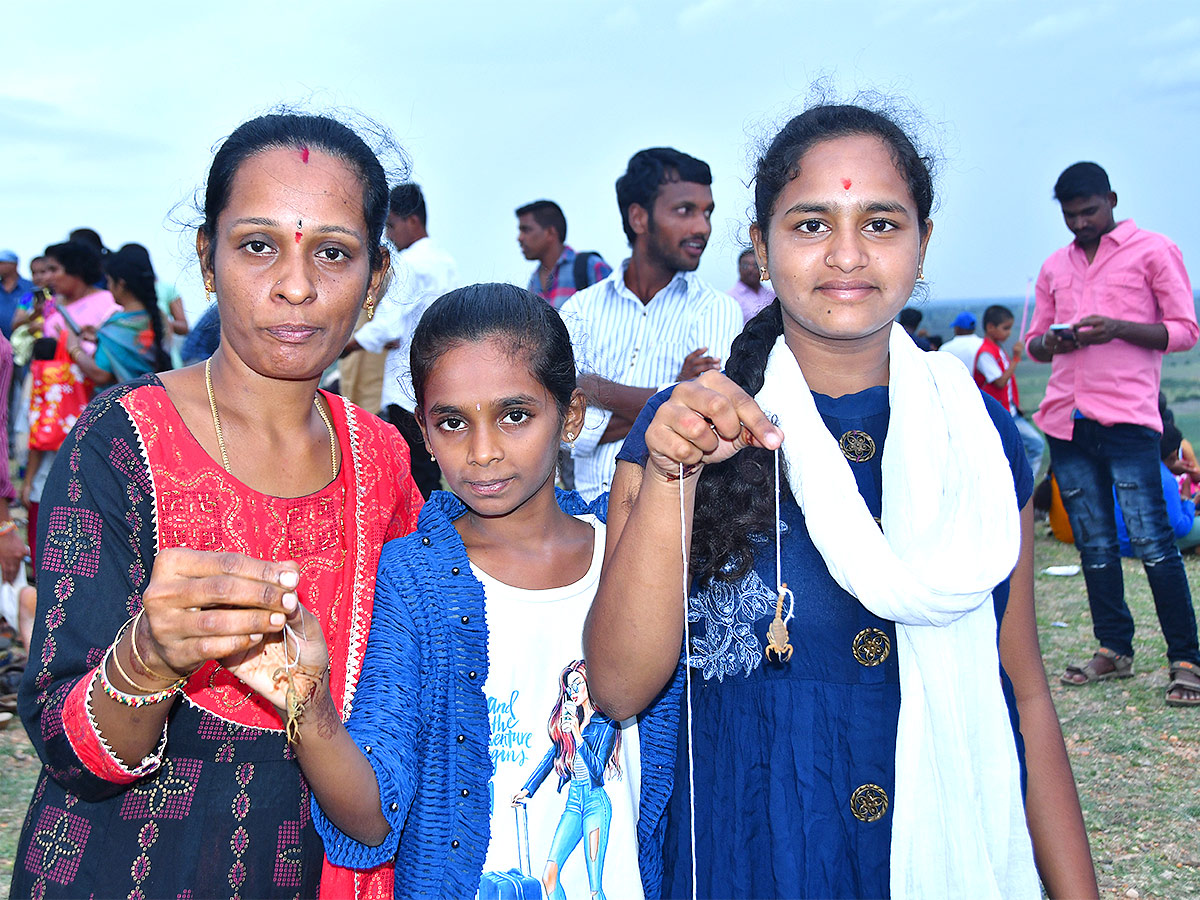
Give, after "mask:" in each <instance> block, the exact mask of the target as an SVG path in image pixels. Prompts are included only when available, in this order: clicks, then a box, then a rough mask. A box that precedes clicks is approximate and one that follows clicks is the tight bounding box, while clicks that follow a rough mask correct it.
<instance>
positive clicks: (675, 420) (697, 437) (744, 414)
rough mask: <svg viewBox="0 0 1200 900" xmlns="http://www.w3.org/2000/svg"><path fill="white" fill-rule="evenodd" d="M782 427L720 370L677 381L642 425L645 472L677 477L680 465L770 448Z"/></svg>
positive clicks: (780, 438)
mask: <svg viewBox="0 0 1200 900" xmlns="http://www.w3.org/2000/svg"><path fill="white" fill-rule="evenodd" d="M782 442H783V432H782V431H780V430H779V428H777V427H776V426H775V425H773V424H771V421H770V419H768V418H767V416H766V414H765V413H764V412H763V411H762V409H761V408H760V407H759V405H758V404H757V403H755V402H754V398H753V397H751V396H750V395H749V394H747V393H746V392H745V391H744V390H742V389H741V388H740V387H738V386H737V385H736V384H734V383H733V382H732V381H731V380H730V379H728V378H727V377H725V376H724V375H722V374H720V373H719V372H704V373H703V374H701V375H700V376H699V377H698V378H696V379H694V380H692V381H685V382H681V383H680V384H677V385H676V386H675V390H674V391H672V392H671V397H670V399H669V400H667V402H666V403H664V404H663V405H662V406H661V407H659V409H658V412H657V413H655V416H654V420H653V421H652V422H651V423H650V427H649V428H647V429H646V449H647V450H648V451H649V458H648V459H647V461H646V469H647V471H653V472H654V473H656V474H657V475H659V476H660V477H662V478H665V479H669V480H674V479H677V478H678V477H679V465H680V463H682V464H683V465H684V466H685V467H691V466H695V465H697V464H703V463H716V462H723V461H724V460H726V459H729V458H730V457H731V456H733V455H734V454H735V453H737V452H738V451H739V450H741V449H743V448H744V447H765V448H767V449H768V450H774V449H776V448H778V447H779V445H780V444H781V443H782Z"/></svg>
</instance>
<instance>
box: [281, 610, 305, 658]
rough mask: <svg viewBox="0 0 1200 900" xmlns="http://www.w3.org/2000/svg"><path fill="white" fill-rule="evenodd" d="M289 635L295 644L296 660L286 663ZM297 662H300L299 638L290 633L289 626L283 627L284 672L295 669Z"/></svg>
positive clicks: (290, 628) (290, 627) (294, 633)
mask: <svg viewBox="0 0 1200 900" xmlns="http://www.w3.org/2000/svg"><path fill="white" fill-rule="evenodd" d="M301 615H303V614H301ZM289 634H290V635H291V636H292V640H294V641H295V642H296V658H295V659H293V660H292V661H291V662H288V635H289ZM299 662H300V638H298V637H296V632H294V631H292V626H291V625H284V626H283V668H284V670H285V671H287V672H290V671H291V670H292V669H294V668H296V666H297V665H298V664H299Z"/></svg>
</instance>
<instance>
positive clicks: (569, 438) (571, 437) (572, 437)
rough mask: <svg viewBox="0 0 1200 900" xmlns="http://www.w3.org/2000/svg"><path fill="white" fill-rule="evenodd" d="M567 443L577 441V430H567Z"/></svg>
mask: <svg viewBox="0 0 1200 900" xmlns="http://www.w3.org/2000/svg"><path fill="white" fill-rule="evenodd" d="M567 443H568V444H573V443H575V432H573V431H568V432H567Z"/></svg>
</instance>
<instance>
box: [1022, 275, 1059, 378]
mask: <svg viewBox="0 0 1200 900" xmlns="http://www.w3.org/2000/svg"><path fill="white" fill-rule="evenodd" d="M1051 262H1053V257H1052V258H1051V259H1049V260H1047V261H1046V263H1045V265H1043V266H1042V269H1041V271H1040V272H1038V277H1037V284H1036V285H1035V286H1034V289H1033V296H1034V307H1033V321H1031V322H1030V323H1029V328H1028V329H1026V331H1025V336H1024V338H1023V340H1024V342H1025V346H1026V347H1028V346H1029V342H1030V341H1031V340H1033V339H1034V338H1035V337H1041V336H1042V335H1043V334H1045V333H1046V332H1047V331H1048V330H1049V329H1050V326H1051V325H1053V324H1054V295H1053V294H1051V293H1050V285H1049V277H1048V275H1047V272H1046V269H1047V267H1048V266H1049V265H1050V264H1051ZM1029 358H1030V359H1033V360H1034V361H1035V362H1041V360H1039V359H1037V358H1036V357H1034V356H1033V355H1032V354H1030V357H1029Z"/></svg>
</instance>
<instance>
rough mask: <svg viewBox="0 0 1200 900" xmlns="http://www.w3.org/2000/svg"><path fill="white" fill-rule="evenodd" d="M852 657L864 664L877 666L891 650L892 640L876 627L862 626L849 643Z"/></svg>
mask: <svg viewBox="0 0 1200 900" xmlns="http://www.w3.org/2000/svg"><path fill="white" fill-rule="evenodd" d="M850 649H851V652H853V653H854V658H855V659H856V660H857V661H858V662H859V663H861V664H862V665H864V666H877V665H879V664H880V663H881V662H883V661H884V660H885V659H887V658H888V655H889V654H890V653H891V652H892V642H891V641H890V640H888V636H887V634H886V633H885V632H883V631H880V630H879V629H878V628H864V629H863V630H862V631H860V632H859V633H858V634H856V635H855V636H854V640H853V641H851V643H850Z"/></svg>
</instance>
